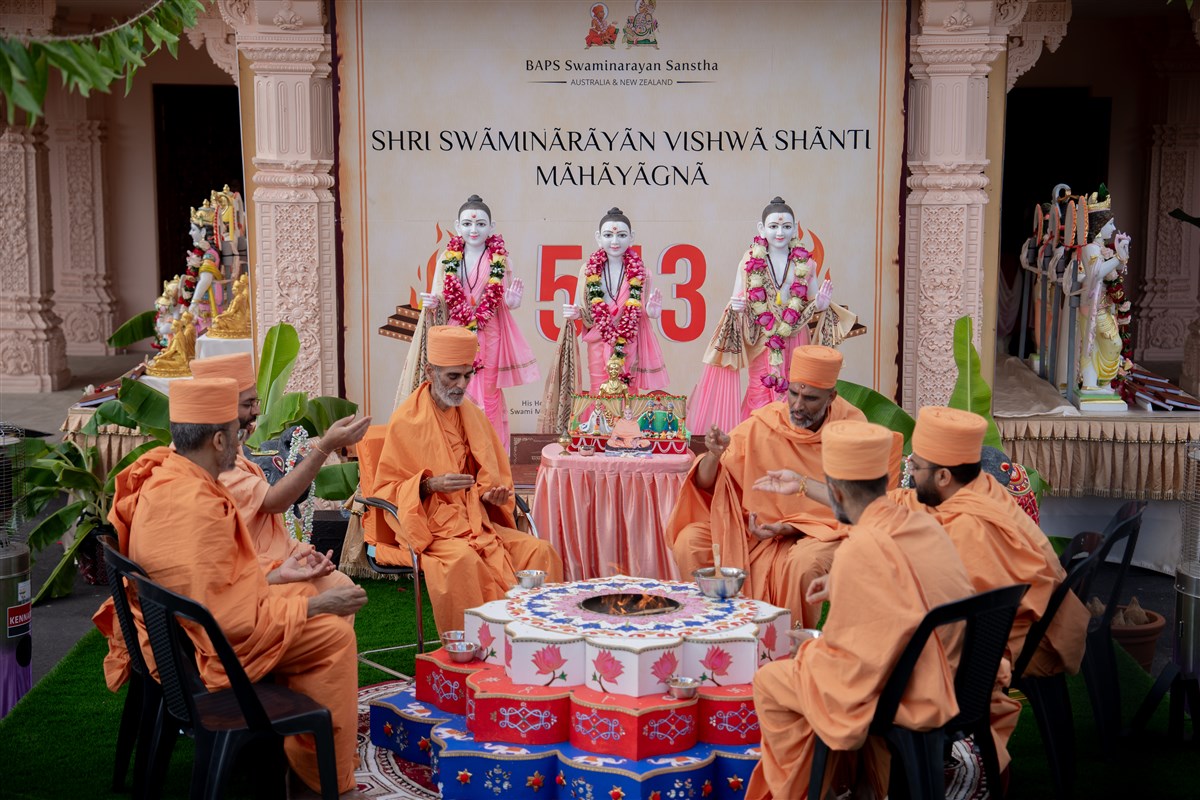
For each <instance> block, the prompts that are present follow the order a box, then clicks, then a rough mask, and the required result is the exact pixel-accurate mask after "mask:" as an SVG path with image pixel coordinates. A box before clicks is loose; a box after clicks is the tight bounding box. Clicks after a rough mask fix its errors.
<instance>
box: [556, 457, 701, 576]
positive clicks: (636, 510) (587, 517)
mask: <svg viewBox="0 0 1200 800" xmlns="http://www.w3.org/2000/svg"><path fill="white" fill-rule="evenodd" d="M561 453H562V448H561V447H560V446H559V445H557V444H550V445H547V446H546V447H544V448H543V449H542V461H541V465H540V466H539V467H538V473H537V487H536V490H535V492H534V501H533V519H534V523H535V524H536V526H537V530H538V535H539V536H540V537H541V538H543V539H546V540H547V541H549V542H550V543H551V544H552V545H554V548H555V549H556V550H557V551H558V553H559V555H561V556H562V559H563V568H564V575H565V577H566V578H567V580H585V579H587V578H599V577H608V576H610V575H616V574H625V575H633V576H637V577H645V578H659V579H664V580H678V578H679V572H678V569H677V567H676V566H675V558H674V556H673V555H672V553H671V545H670V543H669V542H667V541H666V540H665V538H664V536H663V530H664V529H665V526H666V521H667V518H668V517H669V516H670V515H671V510H672V509H673V508H674V506H675V500H676V498H677V497H678V496H679V491H680V489H681V488H682V486H683V482H684V480H685V479H686V478H687V470H688V467H689V466H690V465H691V462H692V455H691V454H688V455H683V456H655V457H653V458H617V457H613V456H603V455H596V456H580V455H577V454H574V453H568V454H567V455H562V454H561Z"/></svg>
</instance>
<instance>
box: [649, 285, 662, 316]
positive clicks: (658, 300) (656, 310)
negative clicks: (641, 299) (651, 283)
mask: <svg viewBox="0 0 1200 800" xmlns="http://www.w3.org/2000/svg"><path fill="white" fill-rule="evenodd" d="M661 314H662V292H660V291H659V290H658V289H655V290H654V291H653V292H651V293H650V298H649V299H648V300H647V301H646V316H647V317H649V318H650V319H658V318H659V316H660V315H661Z"/></svg>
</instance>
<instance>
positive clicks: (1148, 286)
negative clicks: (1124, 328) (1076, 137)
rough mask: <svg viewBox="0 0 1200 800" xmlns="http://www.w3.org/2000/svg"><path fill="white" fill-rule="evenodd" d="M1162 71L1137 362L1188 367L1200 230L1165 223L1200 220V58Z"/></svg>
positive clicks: (1199, 304) (1198, 291) (1196, 308)
mask: <svg viewBox="0 0 1200 800" xmlns="http://www.w3.org/2000/svg"><path fill="white" fill-rule="evenodd" d="M1188 44H1189V45H1191V42H1190V41H1189V42H1188ZM1192 49H1194V47H1193V48H1192ZM1161 66H1163V67H1164V69H1163V73H1164V83H1165V84H1166V87H1167V91H1166V96H1167V104H1166V122H1165V123H1164V124H1162V125H1155V126H1154V143H1153V146H1152V147H1151V150H1150V180H1149V182H1148V183H1149V186H1150V192H1149V206H1148V208H1147V212H1146V270H1145V273H1144V274H1145V278H1144V281H1143V285H1142V294H1141V297H1140V298H1138V299H1137V301H1136V304H1135V305H1136V308H1135V310H1136V313H1137V333H1136V335H1135V337H1134V344H1135V347H1134V354H1133V358H1134V360H1135V361H1146V362H1163V361H1167V362H1171V361H1179V360H1180V359H1182V358H1183V351H1184V339H1185V338H1186V337H1187V335H1188V327H1189V325H1191V324H1192V323H1193V322H1194V321H1195V320H1197V318H1200V299H1198V297H1197V296H1198V295H1200V229H1197V228H1196V227H1194V226H1192V225H1188V224H1186V223H1184V222H1181V221H1179V220H1177V219H1172V218H1170V217H1168V216H1167V214H1168V212H1170V211H1171V210H1172V209H1175V208H1182V209H1183V210H1184V211H1186V212H1187V213H1189V214H1197V213H1200V53H1197V57H1196V59H1195V60H1194V61H1193V62H1190V63H1181V62H1175V63H1171V64H1164V65H1161Z"/></svg>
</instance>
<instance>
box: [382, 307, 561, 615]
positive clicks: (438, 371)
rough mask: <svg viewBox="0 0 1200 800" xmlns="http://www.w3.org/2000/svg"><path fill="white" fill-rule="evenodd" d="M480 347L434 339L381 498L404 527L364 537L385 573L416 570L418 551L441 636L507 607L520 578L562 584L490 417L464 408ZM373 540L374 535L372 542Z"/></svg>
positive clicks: (471, 338) (434, 334)
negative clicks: (491, 605)
mask: <svg viewBox="0 0 1200 800" xmlns="http://www.w3.org/2000/svg"><path fill="white" fill-rule="evenodd" d="M478 346H479V344H478V339H476V337H475V335H474V334H473V333H471V332H470V331H468V330H467V329H466V328H461V327H457V326H444V325H443V326H437V327H434V328H430V330H429V335H428V344H427V351H428V359H429V366H428V367H427V368H426V381H425V382H424V383H422V384H421V385H420V386H419V387H418V388H417V390H416V391H415V392H413V393H412V394H411V395H409V397H408V399H406V400H405V401H404V402H403V403H401V404H400V406H399V407H398V408H397V409H396V411H395V412H394V413H393V414H392V418H391V420H390V421H389V422H388V428H387V434H386V441H385V442H384V445H383V452H382V453H381V454H380V457H379V466H378V468H377V470H376V474H375V482H374V487H373V493H374V494H375V495H376V496H377V497H382V498H384V499H385V500H388V501H390V502H392V503H394V504H395V505H396V507H397V509H398V510H399V517H400V520H399V522H398V523H397V521H396V520H395V519H393V518H392V517H391V516H390V515H388V516H386V517H385V518H386V519H387V522H388V524H387V526H382V525H375V526H372V527H370V528H365V529H364V535H365V536H367V537H371V536H373V540H371V539H370V538H368V544H373V545H375V559H376V560H377V561H378V562H379V563H381V564H390V565H404V566H410V564H409V562H410V556H409V552H408V546H409V545H411V546H412V547H413V549H414V550H416V551H417V553H418V555H419V556H420V560H421V569H422V571H423V572H424V573H425V585H426V586H427V587H428V589H429V597H430V601H431V603H432V605H433V616H434V619H435V620H436V622H437V626H438V630H441V631H446V630H456V629H460V628H462V626H463V612H464V611H466V609H468V608H473V607H475V606H478V605H481V604H483V603H486V602H488V601H490V600H499V599H500V598H502V597H504V595H505V593H506V592H507V591H508V590H509V589H511V588H512V587H513V586H514V585H516V583H517V578H516V572H517V571H518V570H523V569H540V570H542V571H544V572H545V573H546V580H548V581H552V582H553V581H561V580H562V559H561V558H559V556H558V553H556V552H555V551H554V548H553V547H551V546H550V543H549V542H545V541H542V540H541V539H538V538H537V537H534V536H530V535H528V534H525V533H522V532H520V531H518V530H516V521H515V520H514V518H513V507H514V494H513V490H512V471H511V469H510V468H509V464H508V457H507V455H506V454H505V451H504V445H503V443H502V442H501V441H500V437H499V436H498V435H497V434H496V429H495V428H494V427H493V426H492V424H491V423H490V422H489V421H488V418H487V415H485V414H484V413H483V411H481V410H480V409H479V408H478V407H476V406H475V405H473V404H471V403H463V402H462V400H463V397H464V396H465V391H466V386H467V383H468V382H469V381H470V380H471V377H472V374H473V371H474V370H473V368H472V366H471V365H472V364H473V362H474V360H475V353H476V351H477V349H478ZM372 532H373V533H372Z"/></svg>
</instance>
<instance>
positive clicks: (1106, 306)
mask: <svg viewBox="0 0 1200 800" xmlns="http://www.w3.org/2000/svg"><path fill="white" fill-rule="evenodd" d="M1086 213H1087V244H1085V245H1084V246H1083V247H1082V249H1081V251H1080V254H1079V268H1080V270H1081V271H1082V283H1083V296H1082V299H1081V302H1080V304H1079V326H1078V328H1079V348H1078V352H1079V382H1080V388H1081V389H1082V390H1083V391H1085V392H1089V393H1095V392H1097V391H1104V392H1106V393H1112V394H1115V393H1116V392H1115V391H1114V390H1113V389H1112V388H1111V383H1112V381H1113V379H1114V378H1116V377H1117V372H1118V371H1119V370H1120V368H1121V362H1122V355H1121V351H1122V345H1123V343H1122V340H1121V327H1120V325H1119V322H1118V318H1119V317H1120V316H1122V315H1124V316H1128V315H1129V305H1128V302H1127V301H1124V298H1123V296H1122V298H1121V300H1122V301H1123V302H1121V303H1118V302H1117V299H1116V298H1114V297H1113V296H1111V295H1112V294H1113V293H1112V292H1110V291H1109V289H1110V287H1112V286H1113V285H1114V283H1115V282H1116V281H1118V280H1119V279H1120V278H1121V277H1122V276H1123V274H1124V273H1125V271H1126V268H1127V264H1128V262H1129V236H1128V235H1126V234H1123V233H1117V232H1116V222H1115V220H1114V219H1113V212H1112V196H1111V195H1109V194H1108V191H1107V189H1106V188H1105V187H1104V185H1103V184H1101V186H1100V189H1099V191H1097V192H1093V193H1092V194H1091V195H1090V196H1089V197H1088V199H1087V212H1086ZM1122 306H1124V308H1123V309H1122Z"/></svg>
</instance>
